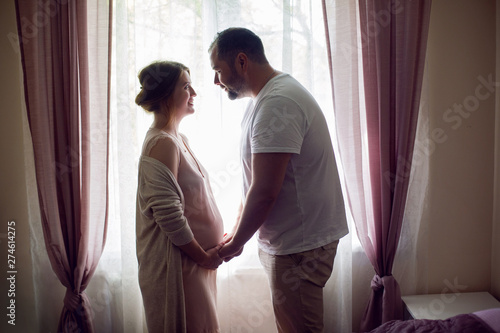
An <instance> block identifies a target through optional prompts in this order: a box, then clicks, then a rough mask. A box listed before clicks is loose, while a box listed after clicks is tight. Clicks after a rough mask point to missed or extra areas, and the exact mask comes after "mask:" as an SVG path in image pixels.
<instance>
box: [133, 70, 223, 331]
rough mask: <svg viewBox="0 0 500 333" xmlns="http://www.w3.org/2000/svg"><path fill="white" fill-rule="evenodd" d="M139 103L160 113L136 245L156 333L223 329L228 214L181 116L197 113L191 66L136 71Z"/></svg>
mask: <svg viewBox="0 0 500 333" xmlns="http://www.w3.org/2000/svg"><path fill="white" fill-rule="evenodd" d="M138 77H139V81H140V84H141V86H142V87H141V91H140V92H139V94H138V95H137V97H136V100H135V102H136V104H137V105H139V106H141V107H142V108H143V109H145V110H146V111H147V112H151V113H153V115H154V121H153V123H152V125H151V127H150V129H149V130H148V132H147V134H146V137H145V139H144V144H143V147H142V153H141V156H140V159H139V172H138V189H137V212H136V214H137V216H136V237H137V238H136V243H137V244H136V245H137V259H138V262H139V285H140V288H141V293H142V298H143V302H144V309H145V313H146V322H147V326H148V330H149V332H150V333H156V332H219V331H220V330H219V322H218V319H217V314H216V270H215V269H216V268H217V267H218V266H219V265H220V264H221V263H222V260H221V258H220V257H219V256H218V253H217V252H218V250H219V249H220V247H221V244H222V238H223V225H222V218H221V215H220V213H219V210H218V208H217V206H216V203H215V200H214V197H213V194H212V190H211V188H210V184H209V180H208V175H207V172H206V170H205V169H204V168H203V166H202V165H201V163H200V162H199V161H198V160H197V158H196V157H195V155H194V153H193V152H192V150H191V148H190V147H189V144H188V141H187V138H186V137H185V136H184V135H182V134H180V133H179V124H180V122H181V121H182V119H183V118H184V117H185V116H187V115H190V114H192V113H194V112H195V111H194V104H193V98H194V97H195V96H196V92H195V91H194V89H193V87H192V86H191V79H190V71H189V69H188V68H187V67H186V66H184V65H182V64H180V63H176V62H169V61H160V62H154V63H152V64H150V65H149V66H147V67H145V68H144V69H142V70H141V72H140V73H139V75H138Z"/></svg>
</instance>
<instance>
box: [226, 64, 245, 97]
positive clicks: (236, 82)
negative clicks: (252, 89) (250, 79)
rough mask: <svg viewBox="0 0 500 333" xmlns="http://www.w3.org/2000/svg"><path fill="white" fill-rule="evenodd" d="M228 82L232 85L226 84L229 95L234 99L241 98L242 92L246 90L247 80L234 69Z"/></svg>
mask: <svg viewBox="0 0 500 333" xmlns="http://www.w3.org/2000/svg"><path fill="white" fill-rule="evenodd" d="M228 84H229V85H231V87H232V88H229V87H228V86H225V87H226V89H227V97H228V98H229V99H230V100H232V101H234V100H235V99H238V98H240V97H241V96H240V95H241V93H242V92H244V91H245V80H244V79H243V78H241V77H239V76H238V74H237V73H236V70H234V69H233V71H232V75H231V79H230V80H229V82H228Z"/></svg>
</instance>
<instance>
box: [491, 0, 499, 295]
mask: <svg viewBox="0 0 500 333" xmlns="http://www.w3.org/2000/svg"><path fill="white" fill-rule="evenodd" d="M496 5H497V8H496V16H497V22H496V28H497V29H496V32H497V36H496V37H497V43H496V45H497V49H496V59H497V63H496V74H497V75H496V77H497V79H496V81H497V82H500V0H497V2H496ZM495 132H496V138H495V143H496V147H495V196H494V201H493V202H494V203H495V206H494V220H493V233H492V235H493V237H492V242H493V248H492V261H491V267H492V274H491V290H492V293H493V295H494V296H495V297H496V298H497V299H500V85H499V86H497V90H496V131H495Z"/></svg>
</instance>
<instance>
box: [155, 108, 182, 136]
mask: <svg viewBox="0 0 500 333" xmlns="http://www.w3.org/2000/svg"><path fill="white" fill-rule="evenodd" d="M151 127H153V128H157V129H159V130H162V131H164V132H167V133H168V134H171V135H173V136H175V137H178V136H179V123H178V122H177V121H175V119H171V120H170V121H168V119H167V117H165V116H164V115H163V114H158V113H155V119H154V120H153V124H152V125H151Z"/></svg>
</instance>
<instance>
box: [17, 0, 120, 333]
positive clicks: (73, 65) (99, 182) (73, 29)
mask: <svg viewBox="0 0 500 333" xmlns="http://www.w3.org/2000/svg"><path fill="white" fill-rule="evenodd" d="M106 6H108V7H106ZM102 8H104V12H103V11H102V10H101V9H102ZM16 11H17V22H18V31H19V42H20V48H21V57H22V65H23V74H24V88H25V99H26V108H27V113H28V120H29V125H30V131H31V136H32V140H33V150H34V160H35V169H36V178H37V185H38V186H37V189H38V197H39V202H40V212H41V220H42V225H43V232H44V239H45V246H46V249H47V252H48V256H49V259H50V262H51V265H52V269H53V270H54V272H55V274H56V275H57V277H58V278H59V280H60V281H61V283H62V284H63V285H64V286H65V287H66V288H67V291H66V296H65V297H64V300H61V301H62V302H63V309H62V313H61V317H60V321H59V328H58V332H77V331H78V332H93V331H94V328H93V324H92V317H93V314H92V309H91V305H90V302H89V299H88V297H87V296H86V294H85V288H86V287H87V285H88V284H89V282H90V279H91V278H92V275H93V273H94V271H95V269H96V267H97V264H98V262H99V258H100V256H101V253H102V251H103V248H104V243H105V238H106V227H107V209H108V199H107V182H108V179H107V174H108V128H109V114H108V103H107V96H108V95H109V84H108V82H109V81H108V79H107V77H108V76H109V73H108V71H107V68H108V66H107V65H108V64H109V56H110V55H109V53H110V52H109V47H108V45H109V44H110V42H109V30H108V28H109V23H108V22H110V20H109V16H108V15H110V14H111V11H110V5H109V4H108V5H105V6H104V7H103V5H102V3H100V4H99V3H98V1H96V0H93V1H91V0H89V3H87V1H85V0H81V1H80V0H79V1H71V0H70V1H45V2H41V1H32V0H16ZM103 14H104V15H103ZM89 17H91V18H90V20H95V21H96V22H95V25H94V24H92V25H90V24H88V20H89ZM96 17H99V20H96ZM97 40H99V41H103V40H105V42H104V43H97V42H96V41H97ZM98 64H104V66H99V65H98ZM103 69H104V70H103ZM96 88H98V89H96ZM47 305H48V306H53V305H52V304H50V305H49V304H47Z"/></svg>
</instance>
